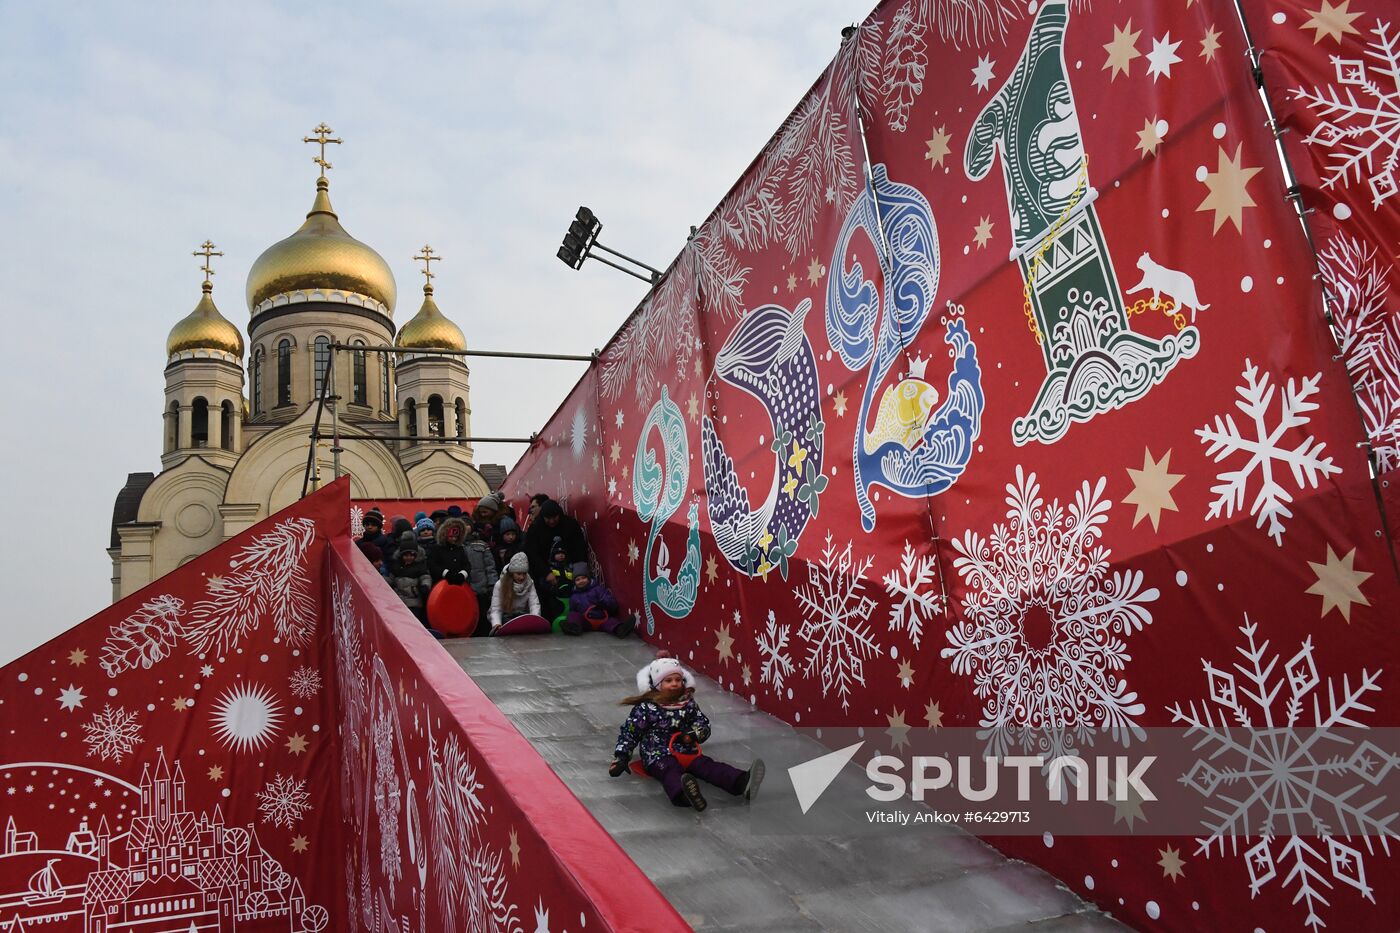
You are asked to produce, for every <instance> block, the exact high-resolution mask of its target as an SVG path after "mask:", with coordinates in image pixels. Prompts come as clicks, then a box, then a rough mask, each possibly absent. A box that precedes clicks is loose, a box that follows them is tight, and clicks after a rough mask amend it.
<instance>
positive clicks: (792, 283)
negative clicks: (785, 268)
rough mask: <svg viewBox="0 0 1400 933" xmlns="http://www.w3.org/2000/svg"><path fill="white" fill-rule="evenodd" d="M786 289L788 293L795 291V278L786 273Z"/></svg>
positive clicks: (791, 274)
mask: <svg viewBox="0 0 1400 933" xmlns="http://www.w3.org/2000/svg"><path fill="white" fill-rule="evenodd" d="M787 288H788V291H790V292H795V291H797V276H796V275H794V274H793V273H791V272H789V273H788V280H787Z"/></svg>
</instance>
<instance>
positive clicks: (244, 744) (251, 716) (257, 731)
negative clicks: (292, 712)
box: [214, 684, 282, 752]
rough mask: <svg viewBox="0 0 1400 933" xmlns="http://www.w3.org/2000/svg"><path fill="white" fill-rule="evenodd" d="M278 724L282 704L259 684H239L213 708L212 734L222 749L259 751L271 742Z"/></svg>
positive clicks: (280, 721) (280, 719) (279, 723)
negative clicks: (220, 743)
mask: <svg viewBox="0 0 1400 933" xmlns="http://www.w3.org/2000/svg"><path fill="white" fill-rule="evenodd" d="M281 724H282V707H281V704H280V703H278V702H277V699H276V698H275V697H274V696H273V695H272V693H271V692H270V691H268V689H267V688H266V687H263V686H262V685H261V684H239V685H238V686H236V687H233V688H232V689H230V690H229V691H228V692H227V693H225V694H224V695H223V696H222V697H220V698H219V699H218V701H217V702H216V703H215V705H214V734H215V735H216V736H218V738H219V740H220V741H221V742H223V743H224V747H225V748H231V749H234V750H236V751H240V752H255V751H258V750H259V749H262V748H263V747H265V746H266V745H267V744H268V743H269V742H271V741H272V737H273V736H274V735H275V734H276V733H277V729H278V728H279V727H280V726H281Z"/></svg>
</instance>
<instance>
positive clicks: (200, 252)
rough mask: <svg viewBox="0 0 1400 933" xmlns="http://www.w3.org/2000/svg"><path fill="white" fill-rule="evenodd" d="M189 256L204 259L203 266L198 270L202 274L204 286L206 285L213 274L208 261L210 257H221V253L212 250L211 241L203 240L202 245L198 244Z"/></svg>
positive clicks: (212, 242) (212, 268)
mask: <svg viewBox="0 0 1400 933" xmlns="http://www.w3.org/2000/svg"><path fill="white" fill-rule="evenodd" d="M190 255H191V256H203V257H204V265H202V266H200V267H199V268H200V269H201V270H202V271H203V272H204V284H205V285H208V284H209V276H211V275H213V274H214V267H213V266H212V265H211V264H210V262H209V259H210V257H212V256H222V255H223V253H222V252H220V251H218V250H216V249H215V248H214V241H213V240H205V241H204V242H203V243H201V244H199V249H197V250H195V251H194V252H193V253H190Z"/></svg>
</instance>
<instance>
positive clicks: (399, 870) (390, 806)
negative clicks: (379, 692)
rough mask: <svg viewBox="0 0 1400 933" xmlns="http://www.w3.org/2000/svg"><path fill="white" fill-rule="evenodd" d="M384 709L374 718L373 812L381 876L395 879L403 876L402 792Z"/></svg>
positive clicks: (388, 721)
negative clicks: (376, 826)
mask: <svg viewBox="0 0 1400 933" xmlns="http://www.w3.org/2000/svg"><path fill="white" fill-rule="evenodd" d="M389 716H390V714H389V713H388V712H387V711H385V712H383V713H381V715H379V716H377V717H375V720H374V811H375V814H376V815H377V816H378V818H379V866H380V869H381V871H382V872H383V877H384V878H386V879H387V880H389V881H390V882H397V881H398V880H399V878H400V877H402V876H403V856H402V853H401V852H400V851H399V812H400V810H401V808H402V805H403V794H402V791H401V790H400V786H399V772H398V770H397V769H396V768H395V767H394V765H395V759H394V724H393V722H392V721H391V720H390V718H389Z"/></svg>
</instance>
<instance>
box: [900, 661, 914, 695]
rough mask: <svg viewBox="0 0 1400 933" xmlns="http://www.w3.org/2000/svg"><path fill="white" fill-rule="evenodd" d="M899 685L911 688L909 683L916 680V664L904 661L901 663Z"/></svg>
mask: <svg viewBox="0 0 1400 933" xmlns="http://www.w3.org/2000/svg"><path fill="white" fill-rule="evenodd" d="M898 676H899V685H900V686H901V687H903V688H904V689H906V690H907V689H909V685H910V684H912V683H913V682H914V665H912V664H910V663H909V662H908V661H904V662H902V663H901V664H900V665H899V675H898Z"/></svg>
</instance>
